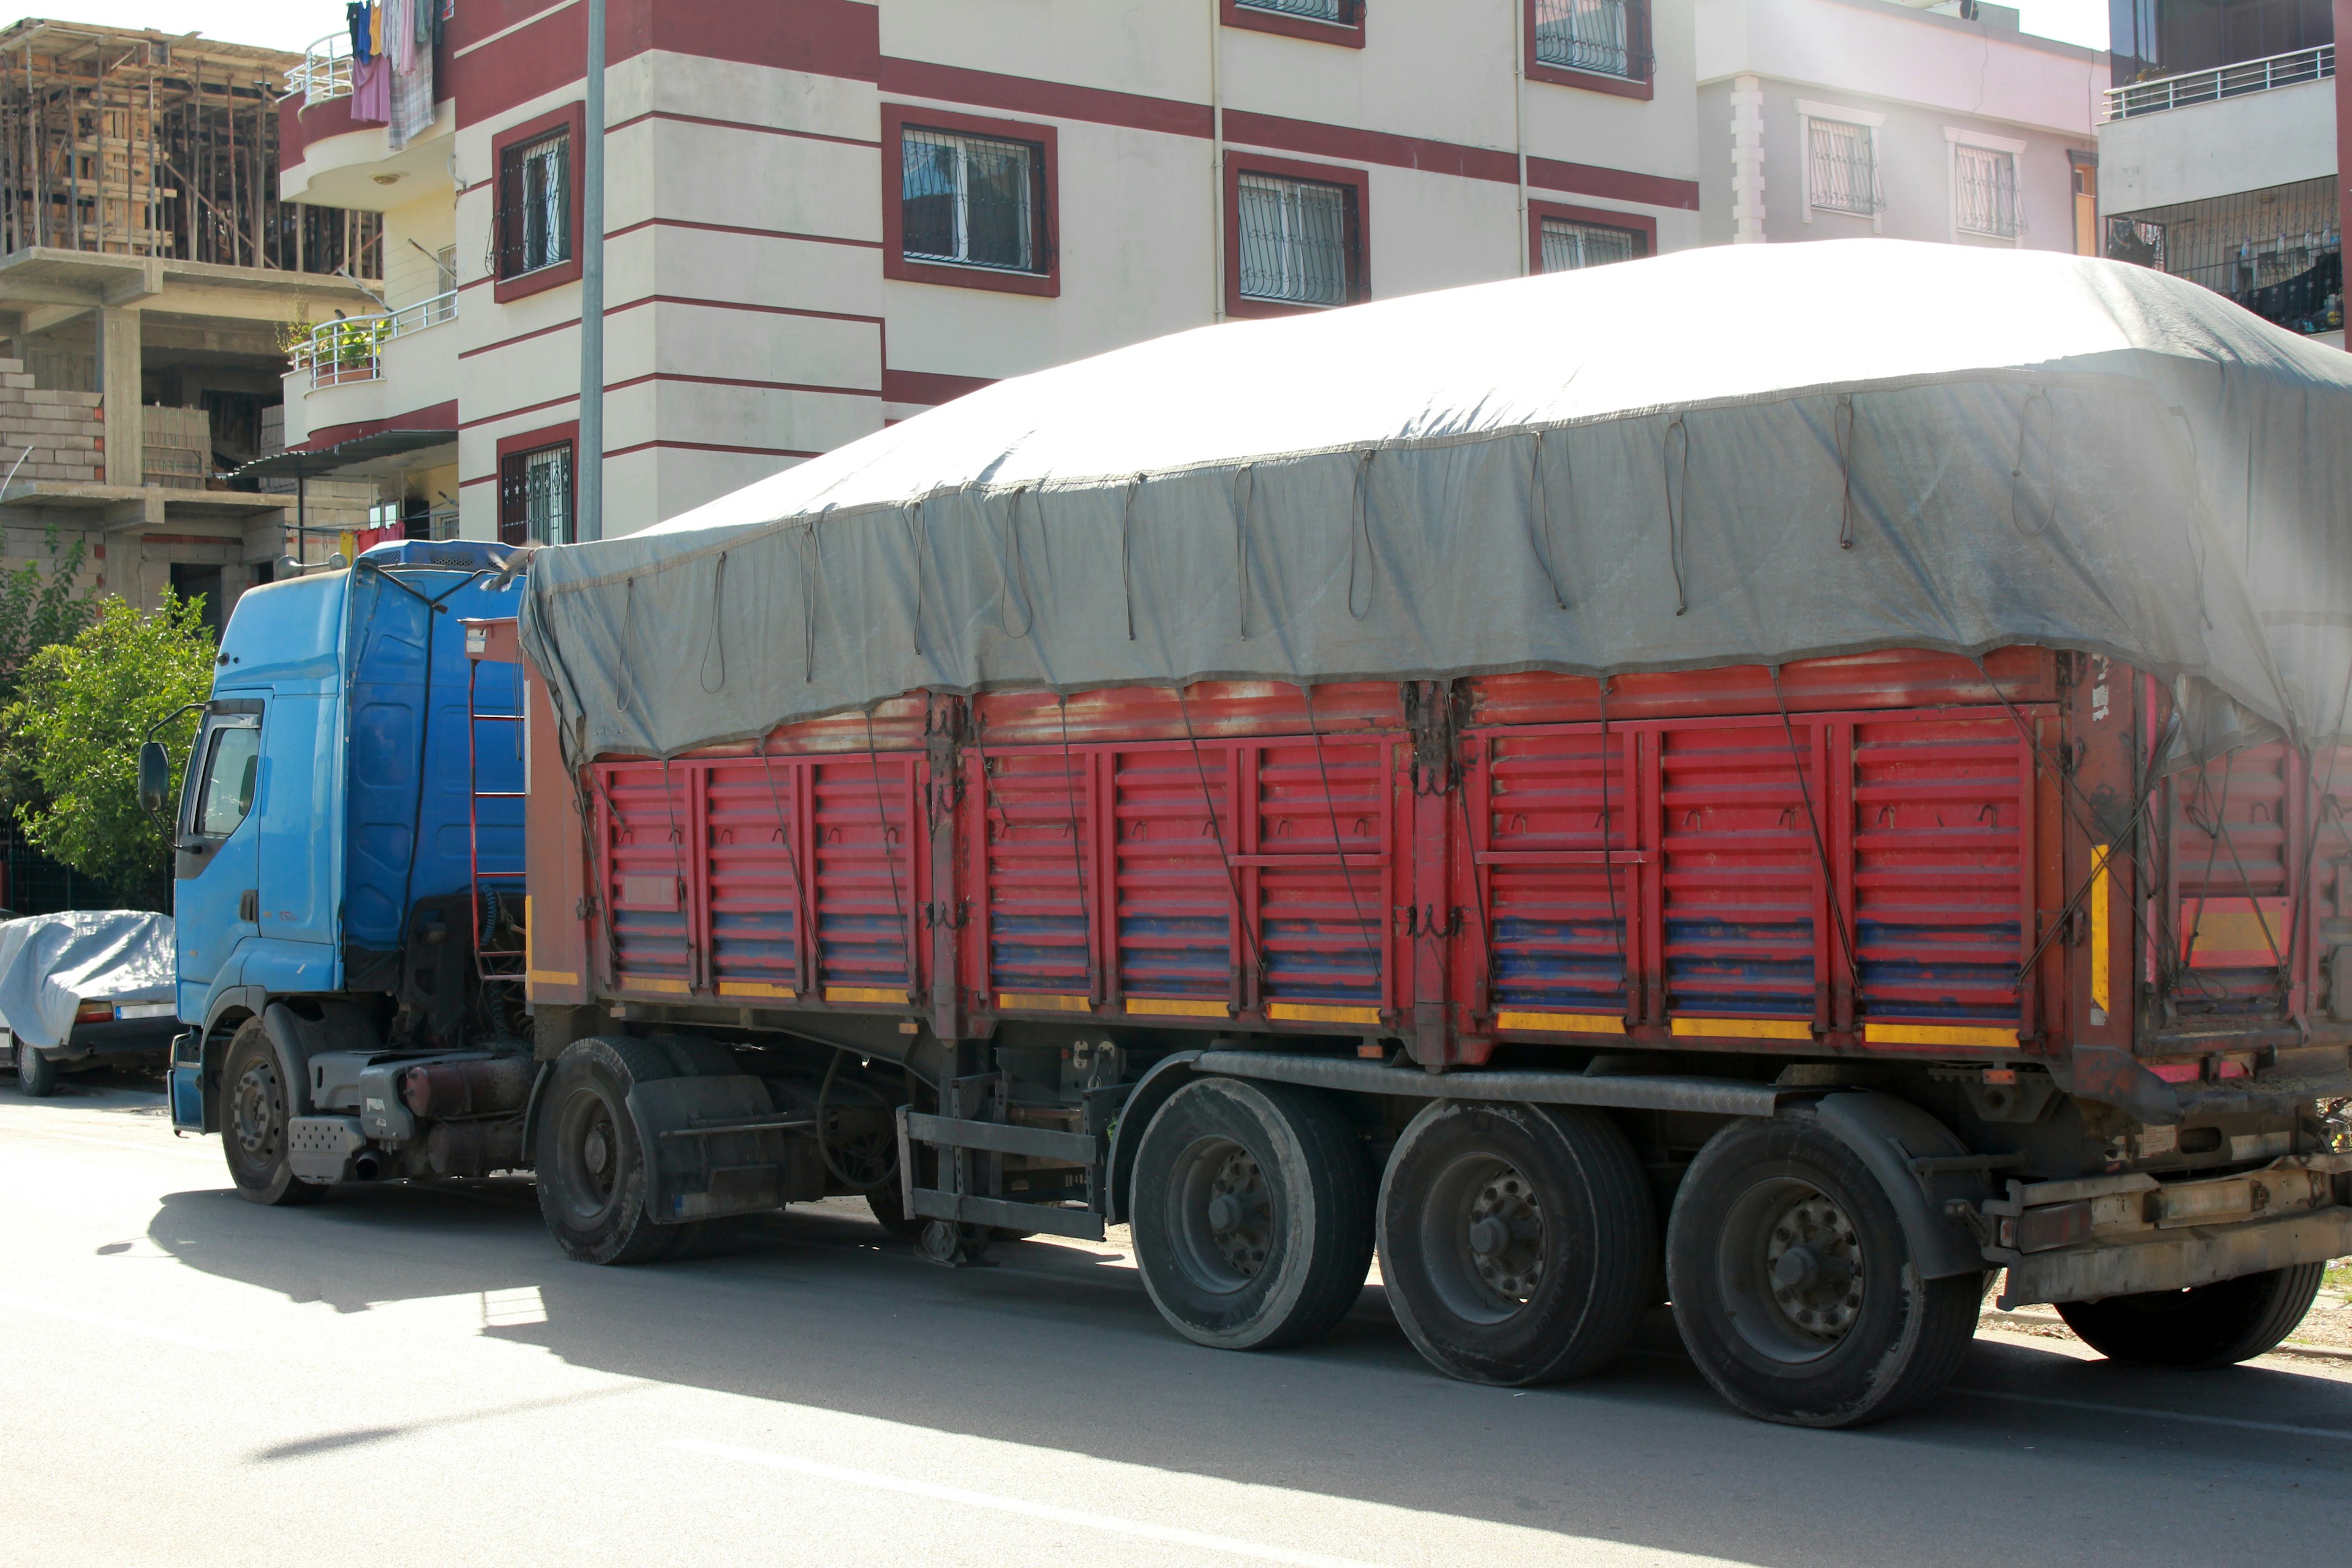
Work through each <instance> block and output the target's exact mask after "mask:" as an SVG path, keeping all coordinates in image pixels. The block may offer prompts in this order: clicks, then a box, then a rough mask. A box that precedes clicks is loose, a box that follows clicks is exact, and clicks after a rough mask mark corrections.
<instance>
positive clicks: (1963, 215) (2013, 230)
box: [1952, 147, 2023, 239]
mask: <svg viewBox="0 0 2352 1568" xmlns="http://www.w3.org/2000/svg"><path fill="white" fill-rule="evenodd" d="M1952 153H1953V160H1954V163H1953V171H1952V172H1953V179H1952V199H1953V200H1954V201H1955V202H1957V203H1958V218H1959V226H1960V232H1961V233H1962V234H1981V235H1989V236H1990V237H1993V238H1995V239H2015V238H2016V237H2017V236H2018V231H2019V230H2020V229H2021V228H2022V227H2023V225H2022V224H2021V223H2020V222H2019V221H2018V212H2017V154H2016V153H1996V152H1994V151H1992V150H1991V149H1990V148H1987V147H1954V148H1953V149H1952Z"/></svg>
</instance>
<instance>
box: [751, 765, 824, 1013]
mask: <svg viewBox="0 0 2352 1568" xmlns="http://www.w3.org/2000/svg"><path fill="white" fill-rule="evenodd" d="M759 750H760V771H761V773H765V774H766V775H767V779H768V799H769V801H770V803H771V804H772V805H774V806H775V808H776V837H778V838H780V839H782V841H783V845H784V863H785V864H786V865H787V866H790V867H791V868H792V872H793V990H795V991H801V990H805V989H806V988H807V981H808V979H809V976H810V974H811V973H813V972H812V971H811V970H810V969H809V966H808V963H807V960H808V956H809V952H810V948H809V943H810V942H811V941H812V940H813V937H812V932H813V931H814V925H815V922H814V916H813V915H811V914H810V912H809V904H808V884H807V883H806V882H805V881H803V880H802V879H801V855H800V851H799V850H798V849H796V848H794V847H793V825H792V820H791V818H790V817H788V816H786V815H785V814H784V796H783V792H782V791H781V790H779V789H778V788H777V787H776V759H775V758H774V756H773V755H772V754H771V753H770V752H769V751H768V737H767V736H765V735H762V736H761V737H760V747H759Z"/></svg>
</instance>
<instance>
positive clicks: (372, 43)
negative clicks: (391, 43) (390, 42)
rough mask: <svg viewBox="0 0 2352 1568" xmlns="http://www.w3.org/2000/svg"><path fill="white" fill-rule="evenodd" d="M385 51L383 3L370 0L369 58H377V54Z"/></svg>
mask: <svg viewBox="0 0 2352 1568" xmlns="http://www.w3.org/2000/svg"><path fill="white" fill-rule="evenodd" d="M382 54H383V6H382V5H378V4H376V3H375V0H369V5H368V58H371V59H373V58H376V57H377V56H379V55H382Z"/></svg>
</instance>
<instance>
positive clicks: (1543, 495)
mask: <svg viewBox="0 0 2352 1568" xmlns="http://www.w3.org/2000/svg"><path fill="white" fill-rule="evenodd" d="M1528 485H1529V488H1530V489H1532V490H1533V491H1534V500H1535V517H1534V522H1535V525H1536V532H1537V535H1538V538H1539V539H1540V541H1541V543H1540V544H1539V545H1538V547H1537V548H1536V550H1535V552H1534V554H1535V558H1536V564H1537V565H1538V566H1540V567H1542V568H1543V574H1544V581H1545V582H1547V583H1549V584H1551V604H1552V608H1554V609H1556V610H1564V609H1566V608H1568V595H1566V594H1564V593H1562V592H1560V586H1559V540H1558V539H1557V538H1556V537H1555V536H1554V535H1553V532H1552V526H1551V486H1550V485H1549V482H1548V481H1547V480H1546V479H1545V477H1544V433H1543V432H1542V431H1540V430H1538V431H1537V432H1536V460H1535V469H1534V472H1533V473H1532V475H1531V476H1530V477H1529V479H1528ZM1568 489H1569V503H1570V506H1573V505H1574V504H1575V500H1576V469H1575V467H1574V462H1573V459H1571V460H1570V468H1569V479H1568Z"/></svg>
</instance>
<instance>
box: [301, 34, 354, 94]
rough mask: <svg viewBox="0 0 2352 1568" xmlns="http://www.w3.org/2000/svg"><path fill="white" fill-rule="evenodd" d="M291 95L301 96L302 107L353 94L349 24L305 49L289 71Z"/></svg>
mask: <svg viewBox="0 0 2352 1568" xmlns="http://www.w3.org/2000/svg"><path fill="white" fill-rule="evenodd" d="M286 91H287V94H288V96H289V97H290V96H292V95H293V94H295V93H298V92H299V93H300V94H301V95H302V106H303V107H304V108H305V109H307V108H309V107H310V105H311V104H314V103H324V102H326V101H327V100H329V99H331V98H349V97H350V96H351V95H352V33H351V29H350V28H349V27H344V28H341V29H340V30H338V31H336V32H332V33H329V34H328V35H327V36H326V37H323V38H320V40H319V41H318V42H317V43H315V44H312V45H311V46H310V47H309V48H307V49H305V50H303V51H302V63H301V64H299V65H298V66H296V67H295V68H293V69H292V70H289V71H288V72H287V73H286Z"/></svg>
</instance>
